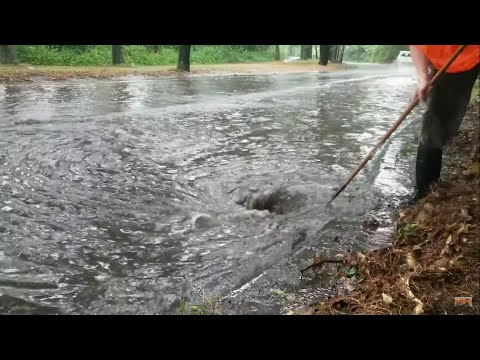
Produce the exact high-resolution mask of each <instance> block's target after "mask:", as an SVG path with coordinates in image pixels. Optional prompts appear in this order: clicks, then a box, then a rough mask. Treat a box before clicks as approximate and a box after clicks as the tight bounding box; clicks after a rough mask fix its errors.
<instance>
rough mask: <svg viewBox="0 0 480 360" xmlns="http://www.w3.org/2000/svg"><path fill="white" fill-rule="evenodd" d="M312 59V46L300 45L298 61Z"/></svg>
mask: <svg viewBox="0 0 480 360" xmlns="http://www.w3.org/2000/svg"><path fill="white" fill-rule="evenodd" d="M311 58H312V45H300V59H302V60H308V59H311Z"/></svg>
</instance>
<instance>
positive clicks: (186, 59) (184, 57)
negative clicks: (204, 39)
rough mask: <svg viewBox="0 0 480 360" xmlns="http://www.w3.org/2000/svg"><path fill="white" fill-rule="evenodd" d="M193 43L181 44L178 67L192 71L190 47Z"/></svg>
mask: <svg viewBox="0 0 480 360" xmlns="http://www.w3.org/2000/svg"><path fill="white" fill-rule="evenodd" d="M191 46H192V45H179V49H178V62H177V69H178V70H181V71H190V48H191Z"/></svg>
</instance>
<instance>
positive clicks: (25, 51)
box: [17, 45, 275, 66]
mask: <svg viewBox="0 0 480 360" xmlns="http://www.w3.org/2000/svg"><path fill="white" fill-rule="evenodd" d="M274 52H275V49H274V47H273V46H271V45H217V46H210V45H195V46H194V47H193V49H192V52H191V63H192V64H219V63H246V62H261V61H273V59H274ZM17 53H18V58H19V60H20V62H21V63H27V64H32V65H64V66H110V65H111V63H112V47H111V46H110V45H96V46H93V45H54V46H52V45H48V46H44V45H20V46H18V47H17ZM123 54H124V58H125V64H129V65H141V66H142V65H143V66H147V65H175V64H176V63H177V60H178V45H162V46H161V48H160V51H159V52H158V53H155V52H154V47H153V46H152V45H128V46H127V45H126V46H124V47H123Z"/></svg>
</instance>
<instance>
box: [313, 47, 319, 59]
mask: <svg viewBox="0 0 480 360" xmlns="http://www.w3.org/2000/svg"><path fill="white" fill-rule="evenodd" d="M313 46H315V59H318V47H317V46H318V45H313Z"/></svg>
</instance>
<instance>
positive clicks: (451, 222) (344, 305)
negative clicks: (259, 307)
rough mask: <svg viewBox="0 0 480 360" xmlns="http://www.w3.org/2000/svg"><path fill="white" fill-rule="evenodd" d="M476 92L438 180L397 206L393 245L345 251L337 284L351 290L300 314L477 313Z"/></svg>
mask: <svg viewBox="0 0 480 360" xmlns="http://www.w3.org/2000/svg"><path fill="white" fill-rule="evenodd" d="M477 91H478V90H477ZM475 97H476V100H475V101H473V102H472V104H471V105H470V108H469V112H468V114H467V116H466V118H465V120H464V123H463V126H462V129H461V130H460V133H459V135H458V136H457V137H456V138H455V139H454V141H453V142H452V144H451V145H450V146H448V148H447V149H446V152H445V156H444V164H445V166H444V169H443V170H442V177H443V180H442V181H441V182H440V184H438V185H436V186H435V187H434V189H433V191H432V193H431V194H429V195H428V196H427V197H426V198H425V199H423V200H422V201H421V202H419V203H418V204H416V205H415V206H411V207H408V208H405V209H401V210H400V211H398V213H397V214H396V215H395V218H396V231H395V235H394V238H393V239H392V245H391V246H390V247H388V248H384V249H379V250H376V251H372V252H369V253H364V254H362V253H356V254H348V255H346V256H345V257H344V264H342V265H341V266H340V268H338V269H337V274H340V279H339V283H343V285H345V284H346V283H348V285H349V286H347V287H350V288H353V289H354V290H352V291H350V292H345V293H344V294H339V295H338V296H336V297H333V298H330V299H328V300H327V301H324V302H321V303H317V304H314V305H312V306H310V307H309V308H308V309H302V310H301V311H299V313H302V314H305V313H310V314H312V313H313V314H319V315H325V314H480V302H479V301H480V299H479V296H480V146H479V143H480V136H479V127H480V126H479V125H480V111H479V102H478V100H479V99H478V97H479V95H478V92H477V95H475ZM324 270H325V269H324Z"/></svg>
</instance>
